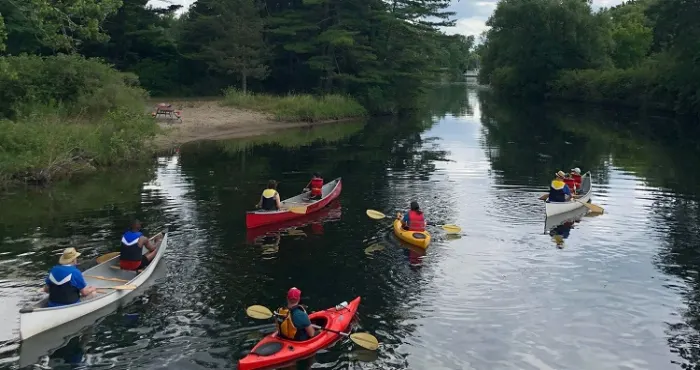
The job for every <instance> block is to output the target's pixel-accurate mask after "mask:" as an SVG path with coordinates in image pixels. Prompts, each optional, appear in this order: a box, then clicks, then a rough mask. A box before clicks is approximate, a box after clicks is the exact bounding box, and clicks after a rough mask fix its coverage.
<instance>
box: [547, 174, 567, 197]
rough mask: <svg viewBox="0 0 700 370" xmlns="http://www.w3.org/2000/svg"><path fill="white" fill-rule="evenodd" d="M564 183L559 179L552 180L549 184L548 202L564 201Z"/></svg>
mask: <svg viewBox="0 0 700 370" xmlns="http://www.w3.org/2000/svg"><path fill="white" fill-rule="evenodd" d="M564 186H566V183H564V181H561V180H559V179H554V180H552V183H551V184H550V186H549V201H550V202H566V193H564Z"/></svg>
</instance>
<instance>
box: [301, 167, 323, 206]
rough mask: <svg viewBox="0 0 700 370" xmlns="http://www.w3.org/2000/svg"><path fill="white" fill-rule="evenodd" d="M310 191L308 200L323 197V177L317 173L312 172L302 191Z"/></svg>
mask: <svg viewBox="0 0 700 370" xmlns="http://www.w3.org/2000/svg"><path fill="white" fill-rule="evenodd" d="M306 189H310V191H311V193H310V194H309V200H319V199H321V197H322V196H323V177H321V174H319V173H318V172H314V174H313V175H312V177H311V181H309V183H308V184H306V187H305V189H304V190H306Z"/></svg>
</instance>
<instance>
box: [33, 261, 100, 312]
mask: <svg viewBox="0 0 700 370" xmlns="http://www.w3.org/2000/svg"><path fill="white" fill-rule="evenodd" d="M79 256H80V253H78V251H77V250H75V248H66V249H65V250H64V251H63V254H62V255H61V257H60V258H59V259H58V265H56V266H54V267H53V268H51V271H49V275H48V276H47V277H46V280H45V284H46V285H44V292H46V293H49V303H48V307H57V306H65V305H69V304H73V303H78V302H80V297H81V296H82V297H87V296H90V295H92V294H94V293H95V291H96V289H95V287H93V286H89V285H87V283H86V282H85V278H83V273H82V272H80V270H78V268H77V267H76V266H75V265H76V264H77V263H78V257H79Z"/></svg>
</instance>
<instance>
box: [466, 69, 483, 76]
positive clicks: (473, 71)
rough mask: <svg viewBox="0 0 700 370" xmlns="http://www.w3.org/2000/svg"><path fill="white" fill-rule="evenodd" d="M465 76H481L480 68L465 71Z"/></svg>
mask: <svg viewBox="0 0 700 370" xmlns="http://www.w3.org/2000/svg"><path fill="white" fill-rule="evenodd" d="M464 77H474V78H476V77H479V70H478V69H473V70H471V71H466V72H464Z"/></svg>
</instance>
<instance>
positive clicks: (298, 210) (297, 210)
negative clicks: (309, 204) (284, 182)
mask: <svg viewBox="0 0 700 370" xmlns="http://www.w3.org/2000/svg"><path fill="white" fill-rule="evenodd" d="M289 212H292V213H296V214H298V215H305V214H306V207H292V208H289Z"/></svg>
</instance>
